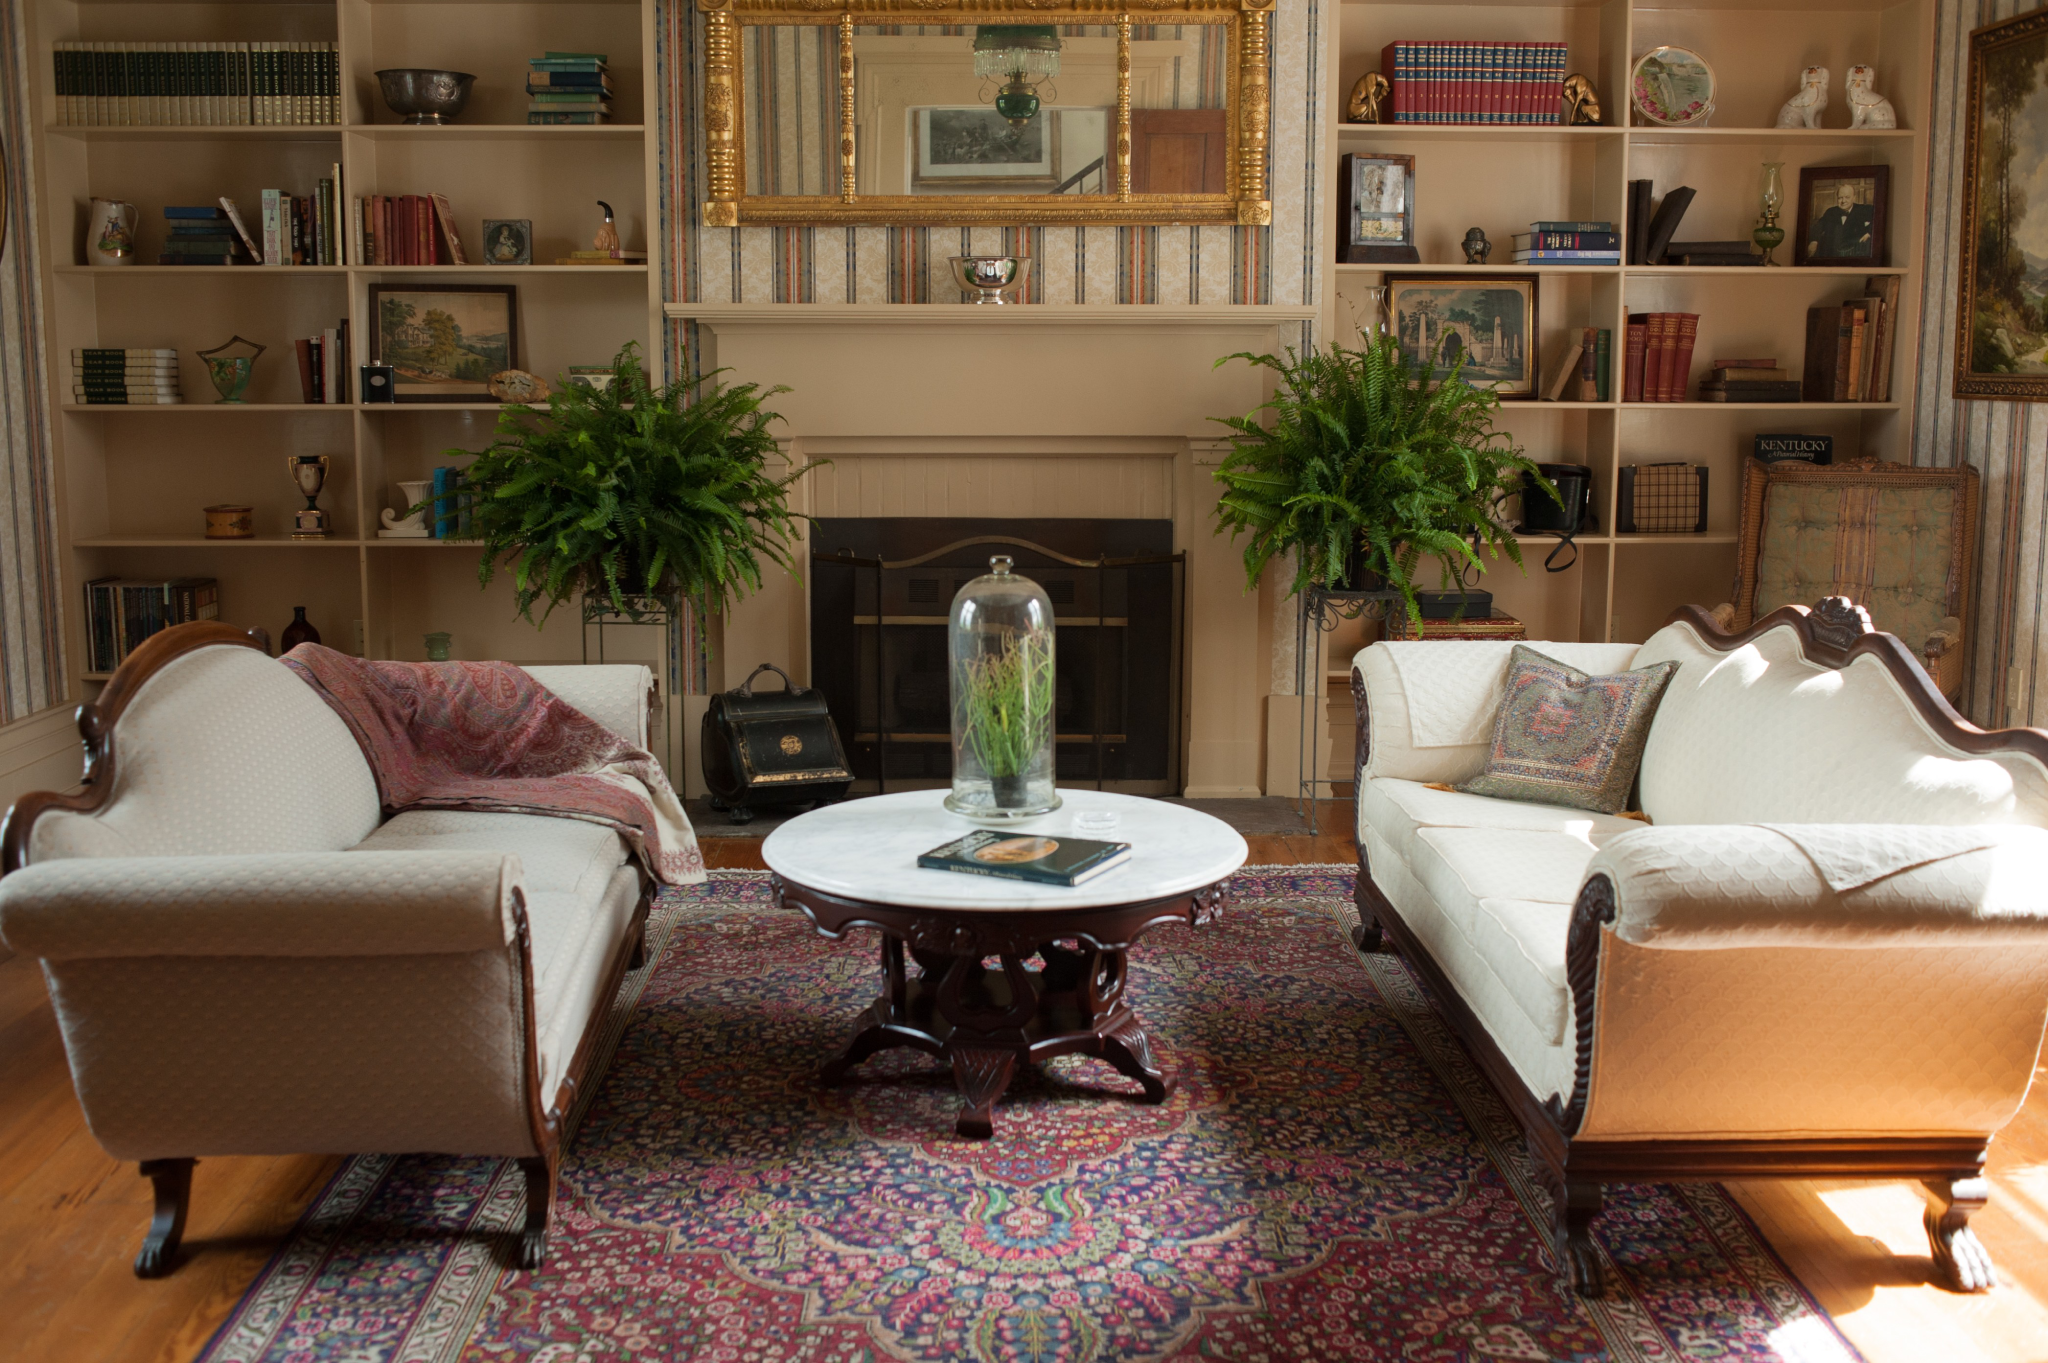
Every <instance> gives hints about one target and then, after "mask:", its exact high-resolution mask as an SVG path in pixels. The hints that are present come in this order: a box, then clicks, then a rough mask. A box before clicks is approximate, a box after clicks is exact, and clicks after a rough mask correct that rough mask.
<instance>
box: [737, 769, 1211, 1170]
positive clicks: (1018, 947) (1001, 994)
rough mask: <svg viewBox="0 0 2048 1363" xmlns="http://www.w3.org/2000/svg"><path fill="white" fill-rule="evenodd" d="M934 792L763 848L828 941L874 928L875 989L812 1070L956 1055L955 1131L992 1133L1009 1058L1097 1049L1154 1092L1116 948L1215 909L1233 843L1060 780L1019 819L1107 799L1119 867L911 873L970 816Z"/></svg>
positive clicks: (826, 1074) (820, 821)
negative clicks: (1062, 786)
mask: <svg viewBox="0 0 2048 1363" xmlns="http://www.w3.org/2000/svg"><path fill="white" fill-rule="evenodd" d="M943 794H944V793H943V792H941V791H915V792H911V793H909V794H904V795H885V796H877V797H874V798H872V799H864V800H856V801H849V802H848V803H845V804H841V805H834V806H829V807H827V808H825V809H821V810H817V811H814V812H812V813H810V814H805V815H803V816H802V817H800V818H797V819H793V820H791V821H790V822H788V823H786V824H783V825H782V826H780V827H778V828H777V829H775V831H774V832H773V833H771V834H770V835H769V837H768V839H767V841H766V842H765V843H764V844H763V847H762V856H763V858H764V859H765V860H766V861H767V863H768V865H769V868H770V869H771V870H772V871H773V872H774V885H775V896H776V902H777V903H778V904H779V905H783V906H792V907H796V908H799V909H802V910H803V912H804V913H805V914H806V915H807V916H808V917H809V918H810V920H811V921H812V922H813V923H814V924H816V925H817V928H818V931H819V932H821V933H823V934H825V935H826V936H828V937H834V938H838V937H844V936H845V935H846V934H847V932H848V931H850V930H852V929H854V928H859V927H866V928H874V929H876V930H878V931H879V932H880V933H881V934H882V951H881V956H882V994H881V997H880V998H878V999H876V1000H875V1002H874V1003H873V1004H871V1005H869V1007H868V1009H867V1010H866V1012H864V1013H863V1014H862V1015H861V1017H860V1019H859V1021H858V1023H857V1024H856V1026H855V1030H854V1035H853V1039H852V1041H851V1042H850V1043H848V1045H847V1047H846V1049H845V1050H844V1051H842V1052H841V1053H840V1054H839V1055H838V1056H837V1057H836V1058H835V1059H833V1060H831V1061H830V1062H828V1063H827V1064H826V1065H825V1066H824V1068H823V1069H822V1070H821V1071H820V1076H819V1077H820V1079H821V1080H822V1081H823V1082H824V1083H826V1084H837V1083H839V1082H841V1081H842V1080H843V1079H845V1077H846V1076H847V1073H848V1072H849V1071H850V1070H851V1069H852V1068H853V1067H854V1066H856V1065H858V1064H859V1063H860V1062H861V1061H863V1060H865V1059H867V1058H868V1057H869V1056H871V1055H873V1054H875V1053H876V1052H877V1051H882V1050H887V1049H889V1048H891V1047H896V1046H910V1047H914V1048H915V1049H917V1050H920V1051H923V1052H925V1053H926V1054H927V1055H932V1056H937V1057H938V1058H940V1059H942V1060H944V1061H946V1062H947V1063H948V1064H950V1065H951V1066H952V1068H953V1078H954V1082H955V1083H956V1084H957V1085H958V1086H959V1089H960V1094H961V1098H962V1105H961V1109H960V1116H959V1119H958V1121H957V1122H956V1123H955V1129H956V1130H957V1131H958V1132H959V1133H960V1134H961V1135H962V1136H969V1137H975V1138H986V1137H988V1136H990V1135H991V1134H993V1131H994V1123H993V1117H992V1113H993V1109H994V1107H995V1103H996V1100H997V1099H998V1098H1000V1097H1001V1096H1002V1094H1003V1091H1004V1089H1006V1088H1007V1087H1008V1086H1009V1083H1010V1080H1011V1077H1012V1076H1013V1075H1014V1074H1015V1072H1016V1068H1017V1065H1018V1063H1019V1062H1020V1061H1031V1060H1044V1059H1050V1058H1051V1057H1053V1056H1056V1055H1068V1054H1077V1053H1078V1054H1082V1055H1093V1056H1099V1057H1100V1058H1102V1059H1104V1060H1106V1061H1108V1062H1109V1063H1110V1064H1112V1065H1114V1066H1115V1067H1116V1068H1117V1069H1118V1070H1120V1071H1122V1072H1123V1073H1124V1074H1127V1075H1129V1076H1130V1077H1131V1078H1133V1079H1136V1080H1137V1081H1138V1082H1139V1083H1140V1084H1142V1085H1143V1086H1144V1090H1145V1099H1146V1101H1148V1102H1154V1103H1158V1102H1164V1101H1165V1099H1166V1097H1167V1095H1168V1094H1170V1093H1171V1092H1172V1091H1173V1081H1172V1080H1171V1079H1170V1078H1169V1077H1168V1076H1167V1075H1166V1073H1165V1071H1164V1070H1163V1069H1162V1067H1161V1066H1160V1064H1159V1062H1158V1060H1157V1059H1156V1058H1155V1057H1154V1055H1153V1052H1152V1045H1151V1042H1150V1040H1149V1039H1148V1038H1147V1037H1146V1035H1145V1029H1144V1026H1143V1025H1142V1024H1141V1023H1140V1022H1139V1020H1138V1015H1137V1014H1136V1013H1135V1012H1133V1011H1132V1009H1131V1006H1130V1004H1129V1002H1128V1000H1127V999H1126V996H1125V985H1126V983H1127V981H1128V978H1129V962H1128V959H1127V954H1126V953H1127V952H1128V950H1129V948H1130V945H1131V943H1133V942H1135V941H1136V940H1137V939H1138V937H1139V936H1141V935H1142V934H1143V933H1145V932H1146V931H1147V930H1149V929H1151V928H1153V927H1156V926H1158V925H1160V924H1162V923H1184V924H1187V925H1189V926H1192V927H1199V926H1201V925H1202V924H1205V923H1208V922H1211V921H1213V920H1214V919H1215V917H1216V916H1217V915H1218V914H1219V913H1220V912H1221V911H1222V908H1223V884H1222V882H1223V881H1224V879H1225V878H1226V877H1228V876H1229V875H1230V874H1231V872H1233V871H1235V870H1236V869H1237V868H1238V867H1239V866H1241V865H1243V863H1244V859H1245V854H1246V850H1247V849H1246V848H1245V843H1244V839H1243V838H1241V837H1239V836H1238V835H1237V833H1236V831H1235V830H1233V829H1232V828H1230V827H1229V825H1227V824H1225V823H1223V822H1222V821H1221V820H1218V819H1214V818H1211V817H1210V816H1209V815H1206V814H1200V813H1197V812H1195V811H1194V810H1191V809H1188V808H1186V807H1185V806H1181V805H1169V804H1166V803H1164V802H1161V801H1157V800H1144V799H1137V798H1134V797H1130V796H1122V795H1110V794H1105V793H1100V792H1094V791H1062V792H1061V796H1062V799H1063V800H1064V801H1065V805H1064V807H1063V808H1062V809H1060V810H1059V811H1057V812H1055V813H1053V814H1049V815H1046V816H1044V817H1043V818H1038V819H1030V820H1026V821H1023V822H1022V823H1020V824H1018V825H1017V826H1016V831H1017V832H1018V833H1029V834H1033V835H1036V836H1041V837H1058V836H1061V835H1064V834H1067V833H1068V832H1069V828H1070V826H1071V823H1072V817H1073V814H1074V813H1075V812H1076V811H1079V810H1090V809H1105V808H1110V809H1114V810H1115V811H1116V812H1117V813H1118V815H1119V817H1120V820H1121V822H1120V825H1119V827H1118V829H1117V831H1116V833H1114V834H1113V835H1112V836H1113V837H1114V838H1115V839H1116V840H1118V841H1123V842H1129V843H1130V844H1132V856H1131V860H1130V862H1129V863H1127V864H1126V865H1124V866H1121V867H1119V868H1117V869H1116V870H1114V871H1110V872H1107V873H1105V874H1104V875H1102V876H1100V877H1098V878H1097V879H1095V880H1092V881H1090V882H1088V883H1087V884H1085V885H1079V886H1074V887H1071V888H1069V887H1066V886H1057V885H1036V884H1032V883H1030V882H1026V881H1016V880H1003V879H997V878H994V877H986V876H972V875H963V874H960V873H958V872H952V871H929V870H922V869H919V868H918V866H917V857H918V854H919V853H921V852H926V851H929V850H931V849H932V848H933V847H936V846H938V845H939V844H941V843H943V842H945V841H947V840H948V839H949V838H953V837H958V836H960V835H961V834H963V833H965V832H967V831H969V830H970V829H972V828H973V827H974V825H973V824H971V823H969V822H968V821H967V820H965V819H962V818H960V817H959V816H957V815H954V814H951V813H949V812H947V811H946V810H945V809H944V808H943V806H942V805H941V804H940V800H941V799H942V798H943ZM1005 831H1008V830H1007V829H1006V830H1005ZM1034 957H1035V958H1036V959H1037V960H1038V961H1039V962H1040V963H1041V964H1040V966H1039V967H1038V968H1036V969H1034V968H1032V967H1031V966H1030V965H1029V964H1027V962H1029V961H1030V960H1031V959H1032V958H1034ZM991 960H993V961H994V962H995V964H993V965H991V964H989V962H990V961H991ZM912 961H914V962H915V963H916V965H917V966H918V967H919V971H918V973H917V974H912V973H911V971H910V969H909V965H910V962H912Z"/></svg>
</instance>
